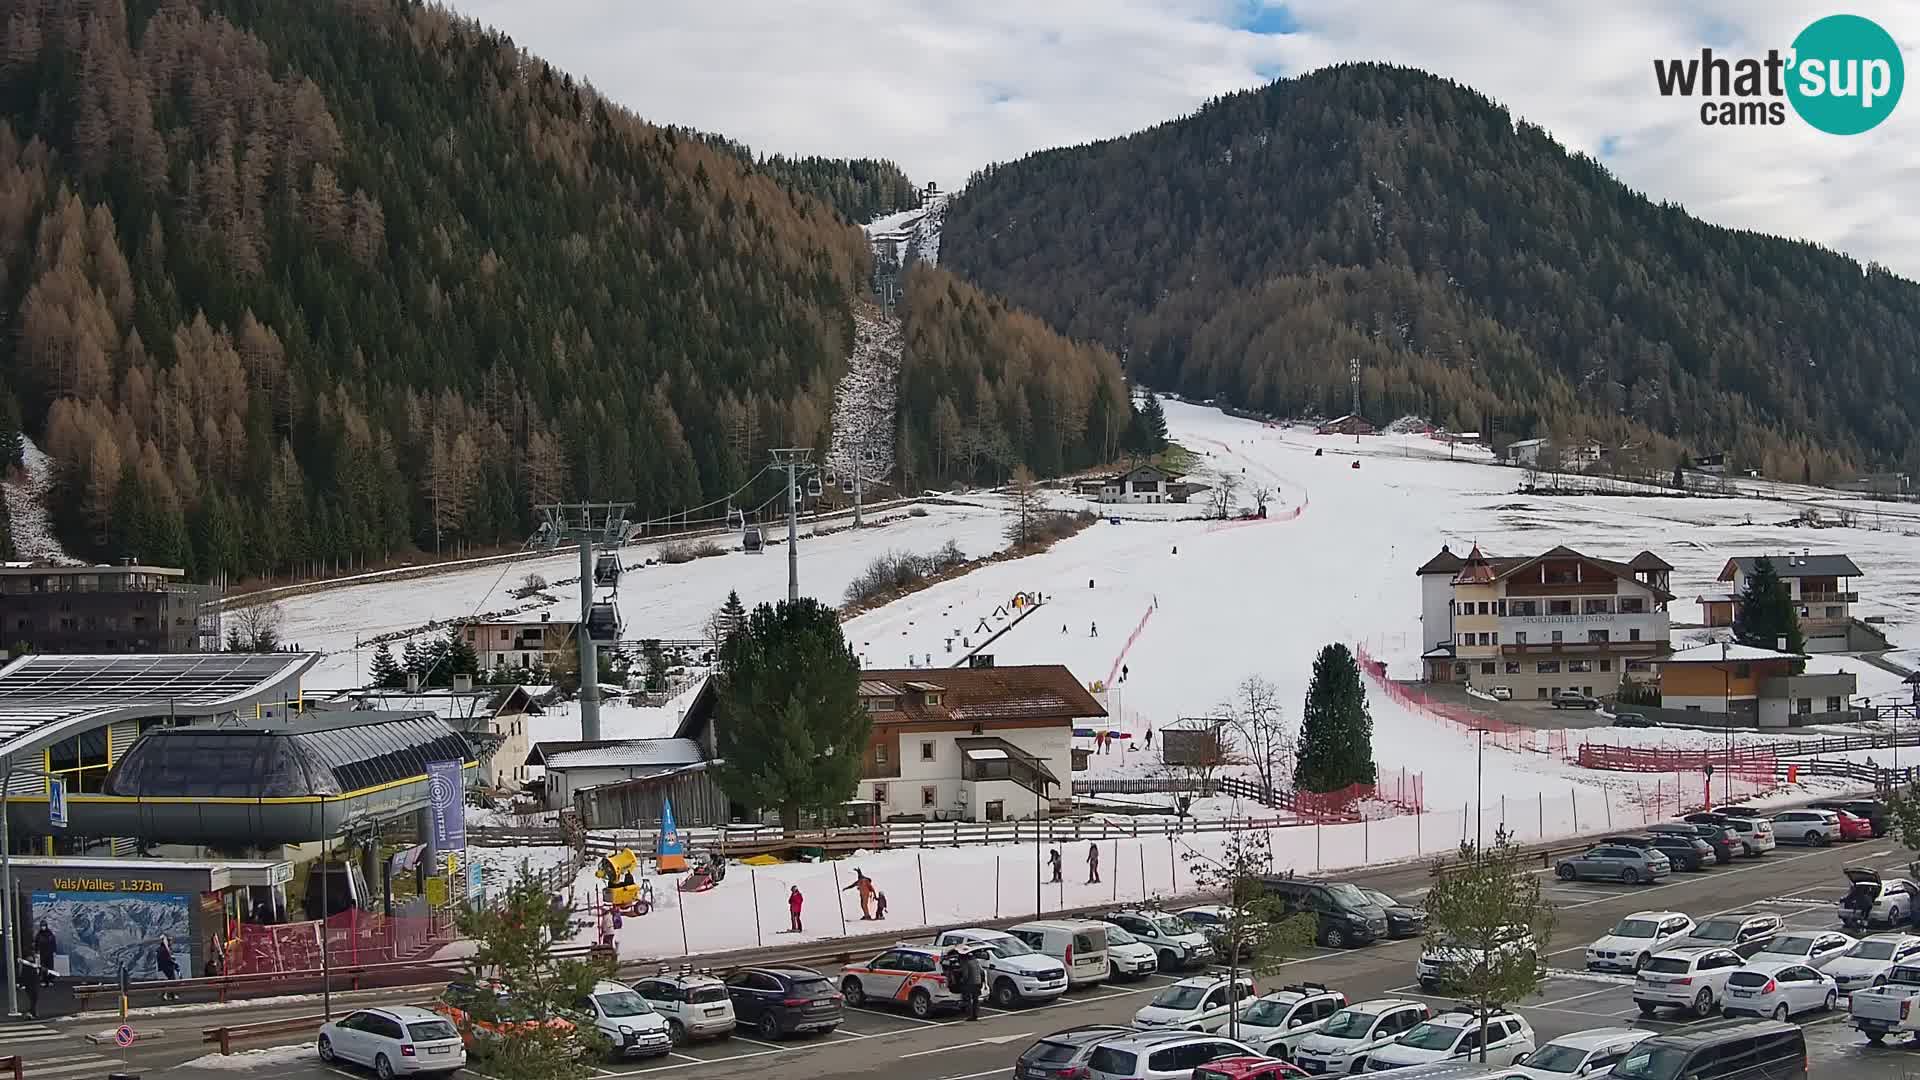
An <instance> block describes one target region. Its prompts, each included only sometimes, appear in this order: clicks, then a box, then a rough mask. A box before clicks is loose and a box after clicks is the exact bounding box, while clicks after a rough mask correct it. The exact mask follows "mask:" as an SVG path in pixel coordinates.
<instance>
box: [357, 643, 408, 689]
mask: <svg viewBox="0 0 1920 1080" xmlns="http://www.w3.org/2000/svg"><path fill="white" fill-rule="evenodd" d="M367 683H368V685H370V686H377V687H380V688H382V689H386V690H397V689H399V688H400V687H402V686H405V685H407V673H406V672H404V671H401V670H400V665H399V664H396V663H394V660H393V650H392V649H389V648H387V643H386V642H384V641H383V642H381V643H380V644H379V645H377V646H375V647H374V650H373V665H372V666H371V667H370V668H369V669H368V670H367Z"/></svg>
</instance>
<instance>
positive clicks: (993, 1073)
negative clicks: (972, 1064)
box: [940, 1069, 1013, 1080]
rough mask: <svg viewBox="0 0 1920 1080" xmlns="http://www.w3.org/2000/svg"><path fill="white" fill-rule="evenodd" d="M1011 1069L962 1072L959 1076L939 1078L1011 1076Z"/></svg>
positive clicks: (964, 1079) (963, 1079)
mask: <svg viewBox="0 0 1920 1080" xmlns="http://www.w3.org/2000/svg"><path fill="white" fill-rule="evenodd" d="M1012 1075H1013V1070H1012V1069H988V1070H987V1071H986V1072H977V1073H963V1074H961V1075H959V1076H943V1077H941V1078H940V1080H980V1078H981V1077H983V1076H1012Z"/></svg>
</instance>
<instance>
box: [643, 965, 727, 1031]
mask: <svg viewBox="0 0 1920 1080" xmlns="http://www.w3.org/2000/svg"><path fill="white" fill-rule="evenodd" d="M633 992H634V993H636V994H639V995H640V996H641V997H643V998H646V999H647V1004H649V1005H651V1006H653V1011H654V1012H657V1013H659V1014H660V1015H661V1016H664V1017H666V1018H667V1033H668V1034H669V1035H671V1036H673V1041H674V1042H675V1043H676V1044H678V1043H684V1042H688V1041H691V1040H694V1039H724V1038H727V1037H728V1036H731V1035H732V1034H733V1028H734V1025H735V1023H736V1022H737V1021H736V1018H735V1017H734V1015H733V999H732V998H730V997H728V996H727V985H726V984H725V983H723V982H721V981H720V980H719V979H716V978H714V977H713V976H712V975H709V974H707V973H705V972H701V971H688V970H684V969H683V970H681V971H677V972H676V971H665V970H663V971H660V972H657V973H656V974H654V975H652V976H650V977H648V978H644V979H640V980H638V981H636V982H635V983H634V984H633Z"/></svg>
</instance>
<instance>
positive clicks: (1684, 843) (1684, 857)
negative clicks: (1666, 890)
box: [1651, 832, 1718, 870]
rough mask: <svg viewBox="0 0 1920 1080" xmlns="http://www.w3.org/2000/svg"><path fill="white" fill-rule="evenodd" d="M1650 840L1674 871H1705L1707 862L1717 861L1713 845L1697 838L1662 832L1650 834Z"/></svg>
mask: <svg viewBox="0 0 1920 1080" xmlns="http://www.w3.org/2000/svg"><path fill="white" fill-rule="evenodd" d="M1651 839H1652V840H1653V847H1654V849H1655V850H1657V851H1660V852H1663V853H1665V855H1666V856H1667V861H1669V862H1671V863H1673V868H1674V869H1676V870H1705V869H1706V868H1707V863H1708V861H1709V860H1712V861H1716V862H1717V861H1718V859H1717V858H1716V857H1715V856H1714V853H1713V845H1712V844H1709V843H1707V842H1706V841H1705V840H1702V839H1700V838H1699V837H1697V836H1680V835H1678V834H1676V833H1664V832H1663V833H1653V834H1651Z"/></svg>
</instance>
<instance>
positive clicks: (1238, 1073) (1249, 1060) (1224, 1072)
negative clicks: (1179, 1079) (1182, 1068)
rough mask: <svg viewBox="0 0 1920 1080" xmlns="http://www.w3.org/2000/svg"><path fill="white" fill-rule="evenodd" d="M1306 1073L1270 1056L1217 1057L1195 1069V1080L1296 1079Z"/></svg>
mask: <svg viewBox="0 0 1920 1080" xmlns="http://www.w3.org/2000/svg"><path fill="white" fill-rule="evenodd" d="M1305 1075H1307V1074H1306V1073H1304V1072H1301V1071H1300V1070H1299V1069H1296V1068H1294V1067H1293V1066H1292V1065H1289V1064H1287V1063H1286V1062H1284V1061H1281V1060H1279V1059H1277V1058H1270V1057H1233V1058H1215V1059H1214V1060H1212V1061H1209V1062H1207V1063H1206V1064H1205V1065H1202V1066H1200V1067H1199V1068H1197V1069H1195V1070H1193V1080H1294V1078H1295V1077H1301V1076H1305Z"/></svg>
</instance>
